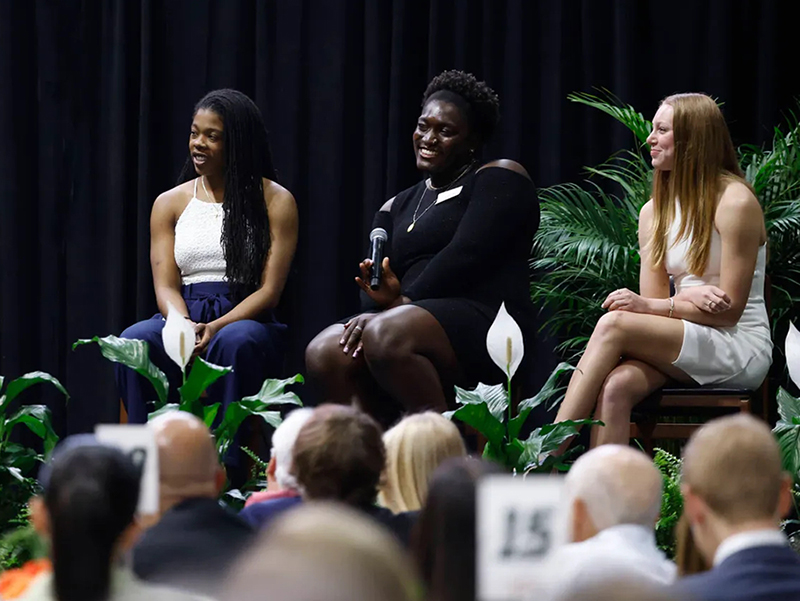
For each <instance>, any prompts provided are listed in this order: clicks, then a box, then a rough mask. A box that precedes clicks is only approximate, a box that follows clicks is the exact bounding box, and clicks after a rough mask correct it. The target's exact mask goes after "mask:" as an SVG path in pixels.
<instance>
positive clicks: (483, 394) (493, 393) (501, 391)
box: [455, 383, 508, 422]
mask: <svg viewBox="0 0 800 601" xmlns="http://www.w3.org/2000/svg"><path fill="white" fill-rule="evenodd" d="M455 390H456V402H457V403H459V404H461V405H480V404H482V403H483V404H485V405H486V407H487V408H488V410H489V412H490V413H491V414H492V415H493V416H494V417H495V419H497V420H500V421H501V422H502V421H504V420H505V414H506V411H507V410H508V392H507V391H506V387H505V385H504V384H495V385H494V386H489V385H488V384H483V383H480V384H478V386H477V387H476V388H475V390H466V389H464V388H459V387H458V386H456V387H455Z"/></svg>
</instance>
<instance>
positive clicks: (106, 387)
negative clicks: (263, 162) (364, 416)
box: [0, 0, 800, 432]
mask: <svg viewBox="0 0 800 601" xmlns="http://www.w3.org/2000/svg"><path fill="white" fill-rule="evenodd" d="M795 5H796V3H795V2H794V1H792V0H786V1H785V2H781V1H778V0H750V1H745V0H741V1H734V0H731V1H728V0H691V1H688V2H663V1H652V2H650V1H647V2H645V1H642V0H584V1H579V0H541V1H534V0H527V1H526V0H483V1H482V0H327V1H326V0H272V1H268V0H263V1H262V0H171V1H166V0H141V1H133V0H106V1H89V0H84V1H79V0H75V1H70V2H63V1H59V0H35V1H34V0H28V1H22V0H0V132H2V134H1V135H0V206H1V207H2V215H0V245H1V252H0V257H2V269H0V328H1V329H2V333H1V334H0V373H1V374H3V375H5V376H6V377H16V376H18V375H21V374H22V373H24V372H26V371H31V370H34V369H42V370H46V371H49V372H51V373H53V374H54V375H56V376H58V377H59V378H60V379H61V380H62V382H63V383H64V384H65V385H66V386H67V388H68V389H69V390H70V392H71V394H72V400H71V401H70V404H69V406H68V408H67V409H64V408H63V406H62V403H61V402H60V401H59V399H58V398H57V397H56V396H55V395H51V394H50V393H44V392H37V393H32V394H30V395H29V397H28V398H29V400H31V401H33V400H38V399H39V398H43V399H44V400H45V401H46V402H48V403H50V404H52V406H53V407H54V410H55V416H56V422H57V425H58V428H59V430H61V431H62V432H64V430H65V429H68V430H69V431H72V432H74V431H80V430H86V429H89V428H90V427H91V426H92V425H93V424H94V423H95V422H96V421H109V420H115V419H116V418H117V409H118V403H117V398H118V396H117V393H116V391H115V389H114V384H113V378H112V370H111V366H110V364H109V363H107V362H106V361H105V360H104V359H102V358H101V357H100V353H99V351H98V350H97V348H91V347H85V348H80V349H78V350H77V351H74V352H73V351H71V350H70V346H71V343H72V342H73V341H75V340H76V339H78V338H82V337H89V336H92V335H94V334H99V335H105V334H108V333H116V334H118V333H119V332H120V331H121V330H122V329H123V328H124V327H125V326H127V325H128V324H131V323H133V322H134V321H136V320H138V319H143V318H145V317H148V316H149V315H151V314H152V313H154V312H155V299H154V296H153V289H152V282H151V275H150V265H149V259H148V245H149V227H148V219H149V213H150V207H151V205H152V203H153V200H154V199H155V197H156V196H157V195H158V194H159V193H160V192H162V191H164V190H166V189H168V188H170V187H172V186H173V185H174V181H175V178H176V176H177V174H178V171H179V168H180V166H181V164H182V163H183V160H184V158H185V155H186V152H187V147H186V145H187V139H188V131H189V124H190V119H191V111H192V107H193V105H194V103H195V102H196V101H197V100H198V99H199V98H200V97H201V96H202V95H203V94H204V93H206V92H207V91H209V90H211V89H214V88H220V87H234V88H237V89H239V90H242V91H243V92H245V93H247V94H249V95H250V96H251V97H252V98H253V99H254V100H255V101H256V103H257V104H258V105H259V107H260V108H261V110H262V111H263V113H264V115H265V118H266V120H267V123H268V127H269V129H270V132H271V141H272V150H273V153H274V156H275V162H276V166H277V169H278V171H279V179H280V182H281V183H282V184H283V185H285V186H286V187H288V188H289V189H290V190H291V191H292V192H293V193H294V195H295V197H296V199H297V203H298V206H299V210H300V219H301V221H300V223H301V225H300V242H299V246H298V250H297V256H296V259H295V262H294V269H293V274H292V277H291V281H290V284H289V288H288V289H287V292H286V295H285V297H284V300H283V303H282V307H281V315H282V317H283V318H284V319H285V320H286V321H287V322H288V323H289V325H290V327H291V333H292V336H291V337H292V348H291V351H290V354H289V357H288V359H287V373H294V372H296V371H302V370H303V363H302V351H303V348H304V347H305V344H306V343H307V342H308V341H309V340H310V339H311V338H312V337H313V336H314V334H315V333H316V332H318V331H319V330H320V329H321V328H322V327H323V326H325V325H327V324H328V323H330V322H332V321H333V320H335V319H337V318H339V317H341V316H344V315H347V314H349V313H351V312H353V311H354V310H355V309H356V307H357V289H356V286H355V284H354V283H353V281H352V278H353V276H354V275H355V273H356V270H357V262H358V260H359V259H360V258H361V256H362V253H363V251H364V248H365V239H366V235H367V233H368V230H369V225H370V223H371V219H372V214H373V212H374V211H375V210H376V209H377V208H378V207H379V206H380V205H381V204H382V203H383V202H384V201H385V199H387V198H389V197H391V196H392V195H394V194H395V193H396V192H398V191H399V190H401V189H403V188H405V187H407V186H409V185H411V184H413V183H414V182H415V181H417V179H418V177H419V175H418V174H417V173H416V171H415V168H414V160H413V153H412V149H411V132H412V130H413V127H414V123H415V119H416V117H417V114H418V108H419V102H420V97H421V94H422V92H423V90H424V88H425V85H426V83H427V82H428V80H429V79H430V78H431V77H432V76H433V75H435V74H437V73H438V72H440V71H441V70H443V69H446V68H460V69H465V70H469V71H472V72H473V73H475V74H476V75H477V76H478V77H479V78H482V79H485V80H486V81H488V82H489V84H490V85H492V86H493V87H494V88H495V89H496V90H497V92H498V93H499V94H500V97H501V100H502V111H503V121H502V125H501V127H500V128H499V131H498V132H497V135H496V137H495V139H494V141H493V142H492V144H491V147H490V148H489V152H488V155H489V157H490V158H491V157H509V158H512V159H516V160H518V161H520V162H521V163H522V164H523V165H525V166H526V167H527V169H528V170H529V171H530V173H531V174H532V176H533V177H534V179H535V181H536V183H537V184H538V185H540V186H548V185H551V184H555V183H559V182H563V181H575V180H578V179H579V178H580V177H581V167H582V166H583V165H590V164H595V163H597V162H598V161H600V160H602V159H605V158H606V157H607V156H608V155H609V154H610V153H611V152H613V151H615V150H617V149H619V148H621V147H624V146H626V145H629V144H630V142H631V138H630V136H629V135H628V134H627V133H626V132H625V131H624V130H623V128H621V127H619V126H616V125H615V124H614V123H613V122H612V120H611V119H610V118H608V117H605V116H603V115H601V114H600V113H598V112H596V111H592V110H591V109H588V108H584V107H580V106H577V105H572V104H571V103H569V102H568V101H567V100H566V95H567V94H568V93H569V92H573V91H591V90H592V89H593V88H599V87H602V88H608V89H610V90H612V91H613V92H615V93H616V94H617V95H618V96H620V97H621V98H622V99H623V100H625V101H626V102H630V103H632V104H634V105H635V106H636V107H637V108H639V110H641V111H642V112H643V113H645V114H646V115H648V116H649V115H652V113H653V112H654V111H655V109H656V107H657V103H658V100H659V99H660V98H662V97H663V96H665V95H667V94H670V93H673V92H678V91H704V92H707V93H709V94H711V95H714V96H717V97H719V99H720V100H721V101H723V102H724V103H725V104H724V107H723V108H724V112H725V114H726V116H727V119H728V121H729V123H730V127H731V130H732V132H733V135H734V138H735V141H736V142H737V143H743V142H750V143H762V142H764V141H765V140H767V139H769V138H770V137H771V130H772V127H773V126H774V125H775V124H777V123H778V122H779V121H780V120H781V118H782V114H783V112H784V111H786V110H788V109H791V108H793V106H794V101H793V98H794V97H795V96H800V78H798V69H797V62H796V61H797V56H796V43H797V31H796V21H795V19H794V15H795V13H794V10H793V9H794V8H795ZM551 348H552V345H551V344H550V343H549V342H548V341H546V340H542V341H540V342H538V343H537V345H536V348H535V349H529V351H528V352H536V353H537V355H538V360H537V361H536V364H537V369H538V370H540V372H537V373H536V374H533V378H534V379H535V380H537V381H539V382H541V380H542V379H543V377H544V376H545V375H546V374H547V373H549V371H550V368H551V367H552V366H553V365H554V364H555V362H556V360H555V357H553V356H552V351H551Z"/></svg>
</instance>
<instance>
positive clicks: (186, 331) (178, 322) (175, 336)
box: [161, 303, 195, 371]
mask: <svg viewBox="0 0 800 601" xmlns="http://www.w3.org/2000/svg"><path fill="white" fill-rule="evenodd" d="M161 339H162V340H163V341H164V350H165V351H166V353H167V355H169V358H170V359H172V360H173V361H174V362H175V363H177V364H178V367H180V368H181V371H185V370H186V364H187V363H189V359H191V358H192V351H194V340H195V336H194V327H193V326H192V324H191V322H190V321H189V320H188V319H186V318H185V317H184V316H183V315H181V314H180V312H179V311H178V310H177V309H176V308H175V307H174V306H173V305H172V303H167V322H166V323H165V324H164V329H163V330H161Z"/></svg>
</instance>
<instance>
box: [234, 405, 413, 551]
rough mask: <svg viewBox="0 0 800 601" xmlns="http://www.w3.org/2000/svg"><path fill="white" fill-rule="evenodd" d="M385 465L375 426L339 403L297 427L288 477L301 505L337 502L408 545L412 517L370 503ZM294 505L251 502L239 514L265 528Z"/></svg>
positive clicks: (321, 408)
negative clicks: (377, 524) (372, 521)
mask: <svg viewBox="0 0 800 601" xmlns="http://www.w3.org/2000/svg"><path fill="white" fill-rule="evenodd" d="M385 463H386V450H385V448H384V446H383V440H382V439H381V430H380V427H379V426H378V424H377V423H376V422H375V420H373V419H372V418H371V417H369V416H368V415H367V414H366V413H363V412H361V411H359V410H358V409H355V408H353V407H348V406H345V405H321V406H319V407H317V408H316V409H314V413H313V415H312V416H311V417H310V418H309V420H308V421H307V422H306V423H305V424H304V425H303V427H302V428H301V429H300V432H299V433H298V435H297V440H296V441H295V443H294V450H293V453H292V471H291V473H292V475H294V477H295V478H296V479H297V485H298V487H299V488H300V492H301V494H302V497H303V500H304V501H338V502H340V503H345V504H347V505H350V506H352V507H355V508H357V509H359V510H361V511H363V512H364V513H366V514H368V515H370V516H371V517H372V518H374V519H375V520H377V521H378V522H380V523H382V524H383V525H384V526H386V527H387V528H389V530H391V531H392V532H393V533H394V534H395V535H396V536H397V537H398V538H399V539H400V541H402V542H403V543H404V544H407V543H408V538H409V534H410V531H411V526H412V524H413V521H414V518H415V516H416V514H412V513H410V512H409V513H401V514H397V515H395V514H393V513H392V512H391V511H389V510H388V509H386V508H384V507H378V506H377V505H376V504H375V502H376V500H377V497H378V483H379V482H380V478H381V474H382V473H383V469H384V466H385ZM294 505H295V502H294V500H293V499H276V500H272V501H262V502H261V503H255V504H253V505H251V506H250V507H246V508H244V509H243V510H242V512H241V514H240V515H241V516H242V517H243V518H244V519H246V520H247V521H248V522H249V523H250V524H252V525H254V526H257V527H259V528H263V527H265V526H266V525H267V524H269V522H270V521H271V520H273V519H274V518H275V517H276V516H277V515H279V514H281V513H283V512H284V511H286V510H287V509H290V508H291V507H293V506H294Z"/></svg>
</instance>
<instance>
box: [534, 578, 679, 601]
mask: <svg viewBox="0 0 800 601" xmlns="http://www.w3.org/2000/svg"><path fill="white" fill-rule="evenodd" d="M526 601H538V598H537V597H535V596H531V597H529V598H528V600H526ZM553 601H692V600H688V599H684V598H682V597H676V596H674V595H673V594H672V593H671V591H668V590H666V589H665V588H664V587H663V586H658V585H655V584H653V583H646V582H642V581H641V580H638V579H626V578H609V579H607V580H605V581H603V582H601V583H593V584H588V583H587V584H585V585H583V586H581V587H580V588H577V589H570V590H567V591H564V592H563V593H562V594H561V595H559V596H558V597H556V598H555V599H554V600H553Z"/></svg>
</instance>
